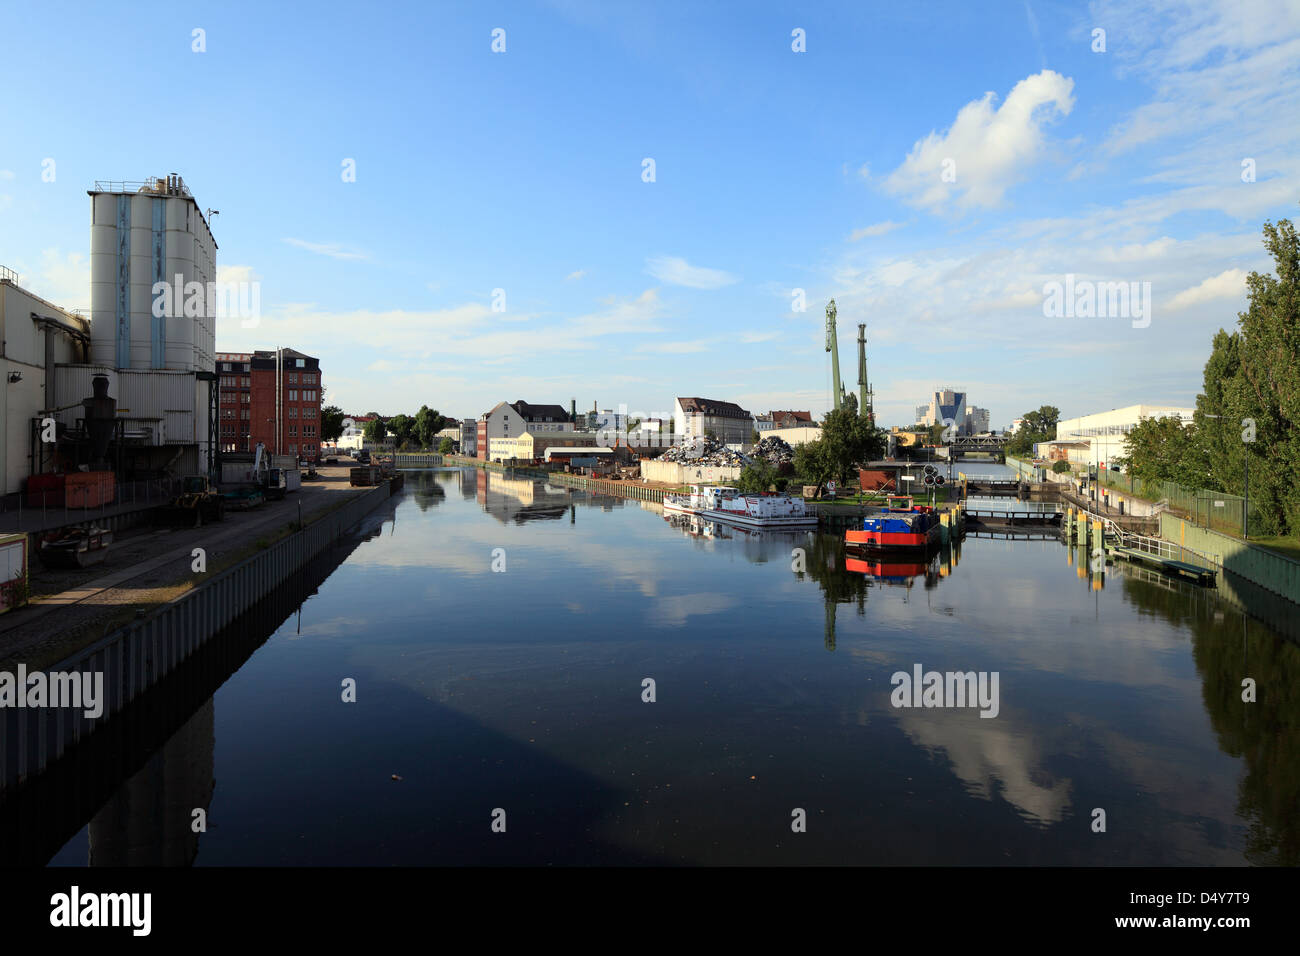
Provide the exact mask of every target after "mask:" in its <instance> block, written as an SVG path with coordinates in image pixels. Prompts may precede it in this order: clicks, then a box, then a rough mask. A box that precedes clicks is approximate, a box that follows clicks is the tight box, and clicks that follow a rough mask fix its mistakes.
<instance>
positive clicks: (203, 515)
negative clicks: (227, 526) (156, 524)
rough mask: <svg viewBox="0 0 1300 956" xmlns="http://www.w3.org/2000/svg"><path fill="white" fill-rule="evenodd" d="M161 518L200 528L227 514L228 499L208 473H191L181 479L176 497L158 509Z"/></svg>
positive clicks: (219, 519)
mask: <svg viewBox="0 0 1300 956" xmlns="http://www.w3.org/2000/svg"><path fill="white" fill-rule="evenodd" d="M157 515H158V517H159V518H162V519H163V520H168V521H174V522H177V523H180V524H189V525H193V526H194V527H196V528H198V527H201V526H202V524H203V522H205V521H208V522H212V521H221V520H222V519H223V518H225V516H226V501H225V499H224V498H223V497H222V496H221V495H220V494H219V493H218V492H217V488H216V486H215V485H214V484H213V483H212V479H210V478H209V477H208V476H207V475H190V476H188V477H186V478H182V479H181V490H180V494H178V495H177V496H176V497H175V498H173V499H172V500H171V501H170V502H168V503H167V504H165V505H163V506H162V507H161V508H159V509H158V512H157Z"/></svg>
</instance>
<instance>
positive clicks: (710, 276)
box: [646, 256, 740, 289]
mask: <svg viewBox="0 0 1300 956" xmlns="http://www.w3.org/2000/svg"><path fill="white" fill-rule="evenodd" d="M646 272H648V273H649V274H650V275H652V276H654V277H655V278H656V279H658V280H659V281H660V282H667V283H668V284H669V285H684V286H687V287H689V288H691V289H721V288H722V287H723V286H728V285H735V284H736V283H737V282H739V281H740V277H739V276H734V275H732V274H731V273H730V272H723V271H722V270H721V269H706V268H704V267H702V266H693V265H691V264H690V263H689V262H687V261H686V260H685V259H682V258H679V257H677V256H657V257H655V258H652V259H647V260H646Z"/></svg>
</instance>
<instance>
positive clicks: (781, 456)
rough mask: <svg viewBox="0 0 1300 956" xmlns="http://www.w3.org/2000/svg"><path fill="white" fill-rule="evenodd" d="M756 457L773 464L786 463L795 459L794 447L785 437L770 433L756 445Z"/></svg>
mask: <svg viewBox="0 0 1300 956" xmlns="http://www.w3.org/2000/svg"><path fill="white" fill-rule="evenodd" d="M754 457H755V458H763V459H766V460H767V462H768V464H771V465H785V464H789V463H791V462H793V461H794V449H793V448H791V447H790V443H789V442H787V441H786V440H785V439H783V438H778V437H777V436H775V435H768V436H767V437H766V438H764V439H762V440H760V441H759V443H758V444H757V445H755V446H754Z"/></svg>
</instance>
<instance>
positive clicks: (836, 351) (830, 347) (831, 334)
mask: <svg viewBox="0 0 1300 956" xmlns="http://www.w3.org/2000/svg"><path fill="white" fill-rule="evenodd" d="M826 351H827V352H830V353H831V402H832V404H833V405H834V407H835V410H836V411H837V412H838V411H839V410H840V405H841V404H842V403H843V401H844V386H843V385H842V384H840V345H839V341H838V339H837V338H836V336H835V300H834V299H831V301H830V304H829V305H827V306H826Z"/></svg>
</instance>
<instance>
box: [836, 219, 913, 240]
mask: <svg viewBox="0 0 1300 956" xmlns="http://www.w3.org/2000/svg"><path fill="white" fill-rule="evenodd" d="M901 225H902V223H901V222H891V221H889V220H886V221H885V222H878V223H876V224H875V225H873V226H866V227H864V228H862V229H854V230H853V232H852V233H850V234H849V242H857V241H858V240H859V239H866V238H868V237H870V236H883V235H885V233H887V232H893V231H894V230H895V229H897V228H898V227H899V226H901Z"/></svg>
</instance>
